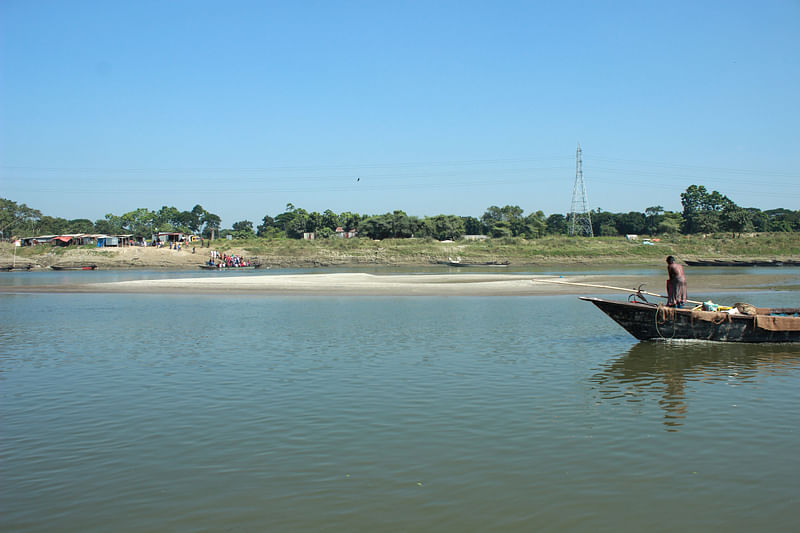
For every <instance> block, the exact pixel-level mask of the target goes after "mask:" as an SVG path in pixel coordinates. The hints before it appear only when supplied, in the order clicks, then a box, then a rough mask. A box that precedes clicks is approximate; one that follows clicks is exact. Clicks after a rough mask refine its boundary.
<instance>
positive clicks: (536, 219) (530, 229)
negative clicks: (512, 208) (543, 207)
mask: <svg viewBox="0 0 800 533" xmlns="http://www.w3.org/2000/svg"><path fill="white" fill-rule="evenodd" d="M546 231H547V219H546V218H545V216H544V213H543V212H542V211H536V212H535V213H531V214H530V215H528V216H527V217H525V223H524V225H523V228H522V232H521V235H522V236H523V237H526V238H528V239H536V238H539V237H541V236H542V235H544V234H545V232H546Z"/></svg>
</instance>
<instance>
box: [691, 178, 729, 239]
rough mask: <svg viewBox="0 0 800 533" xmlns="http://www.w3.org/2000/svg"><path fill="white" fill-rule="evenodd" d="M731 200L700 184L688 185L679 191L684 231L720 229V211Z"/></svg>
mask: <svg viewBox="0 0 800 533" xmlns="http://www.w3.org/2000/svg"><path fill="white" fill-rule="evenodd" d="M732 203H733V202H731V201H730V199H728V197H727V196H724V195H722V194H720V193H719V192H717V191H712V192H711V193H709V192H708V191H707V190H706V188H705V187H704V186H702V185H699V186H698V185H690V186H689V187H688V188H687V189H686V192H682V193H681V205H683V222H684V227H683V232H684V233H713V232H715V231H719V230H720V229H721V216H722V211H723V210H724V209H725V208H726V207H727V206H729V205H730V204H732Z"/></svg>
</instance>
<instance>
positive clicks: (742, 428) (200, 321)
mask: <svg viewBox="0 0 800 533" xmlns="http://www.w3.org/2000/svg"><path fill="white" fill-rule="evenodd" d="M796 296H797V293H791V292H775V293H756V294H744V295H725V296H724V297H723V296H720V298H719V299H720V300H722V299H723V298H725V299H729V298H731V299H736V300H737V301H742V300H743V301H751V302H753V303H756V304H759V305H770V304H773V305H783V306H788V305H796V304H797V301H796ZM0 348H1V349H0V454H1V455H0V457H1V458H2V459H1V460H0V498H1V500H0V503H1V505H0V508H1V509H2V512H0V529H2V530H3V531H122V532H124V531H197V530H201V531H206V530H207V531H217V530H223V531H412V530H416V531H452V532H456V531H458V532H460V531H598V530H600V531H623V532H624V531H631V532H634V531H635V532H640V531H645V530H652V531H711V530H716V531H720V530H725V531H755V530H762V531H794V530H796V527H797V522H798V519H800V512H798V504H800V482H798V479H800V460H798V452H797V446H798V437H799V436H800V435H798V431H799V429H798V428H800V408H798V406H800V347H798V346H792V345H760V346H758V345H757V346H740V345H727V344H709V343H675V344H662V343H637V342H636V341H635V339H633V338H632V337H630V336H629V335H628V334H627V333H625V332H624V331H623V330H622V329H621V328H620V327H619V326H617V325H616V324H614V323H613V322H612V321H611V320H610V319H608V318H607V317H605V315H603V314H602V313H600V312H599V311H598V310H597V309H596V308H595V307H594V306H592V305H591V304H589V303H586V302H581V301H579V300H578V299H577V298H576V297H574V296H558V297H541V296H540V297H518V298H498V297H477V298H474V297H451V298H435V297H430V298H429V297H413V298H402V297H397V298H383V297H373V298H369V297H358V298H356V297H352V298H351V297H301V296H292V297H273V296H258V297H248V296H231V297H218V296H215V297H211V296H175V295H170V296H159V295H121V294H22V295H14V294H3V295H0Z"/></svg>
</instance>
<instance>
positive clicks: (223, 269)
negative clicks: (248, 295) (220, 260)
mask: <svg viewBox="0 0 800 533" xmlns="http://www.w3.org/2000/svg"><path fill="white" fill-rule="evenodd" d="M200 268H202V269H203V270H215V271H219V272H223V271H233V270H255V269H256V267H255V266H253V265H250V266H243V267H228V266H225V267H218V266H216V265H200Z"/></svg>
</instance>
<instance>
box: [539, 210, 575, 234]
mask: <svg viewBox="0 0 800 533" xmlns="http://www.w3.org/2000/svg"><path fill="white" fill-rule="evenodd" d="M545 231H546V232H547V234H548V235H566V234H567V233H568V232H569V226H567V217H565V216H564V215H562V214H560V213H553V214H552V215H550V216H549V217H547V225H546V228H545Z"/></svg>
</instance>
